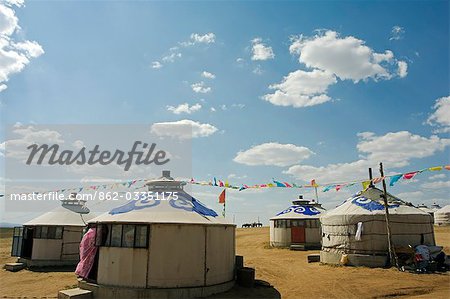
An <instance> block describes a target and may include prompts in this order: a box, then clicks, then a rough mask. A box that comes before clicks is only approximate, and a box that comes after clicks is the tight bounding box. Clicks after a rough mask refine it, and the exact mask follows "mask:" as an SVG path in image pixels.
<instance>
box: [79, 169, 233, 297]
mask: <svg viewBox="0 0 450 299" xmlns="http://www.w3.org/2000/svg"><path fill="white" fill-rule="evenodd" d="M184 184H185V183H184V182H181V181H177V180H175V179H173V178H172V177H171V176H170V172H169V171H163V175H162V177H160V178H158V179H155V180H151V181H148V182H147V183H146V186H147V187H148V192H145V194H144V193H143V196H142V197H141V198H139V199H137V200H131V201H130V202H128V203H126V204H124V205H122V206H119V207H117V208H114V209H112V210H110V211H109V212H107V213H105V214H103V215H100V216H98V217H96V218H94V219H92V220H91V221H90V223H91V224H94V225H95V227H96V228H95V230H96V240H95V245H96V248H97V249H98V250H96V253H95V260H96V261H97V262H96V263H94V261H93V260H90V261H88V262H90V263H91V264H92V267H91V268H90V269H89V270H88V271H86V272H85V273H83V274H82V275H80V276H82V277H85V278H89V279H92V280H93V281H95V284H88V283H86V281H81V282H80V287H81V288H84V289H90V290H92V291H93V292H94V296H95V294H96V292H97V293H98V292H100V291H101V290H104V291H105V292H106V291H107V289H105V288H103V287H102V288H99V287H98V286H99V285H102V286H111V287H114V289H115V290H116V291H117V292H127V291H130V288H132V289H133V288H135V289H136V290H142V289H145V291H143V292H147V295H150V294H153V295H155V294H156V292H159V291H158V290H160V289H161V288H164V289H165V290H166V291H167V292H168V293H170V292H178V291H180V289H183V288H188V289H189V290H190V291H189V292H191V293H190V294H195V295H196V296H206V295H208V294H213V293H216V292H220V291H225V290H227V289H229V288H231V287H232V285H233V284H234V265H235V225H234V224H231V223H228V222H227V221H226V220H225V218H224V217H222V216H219V215H218V214H217V213H216V212H215V211H214V210H212V209H209V208H208V207H206V206H205V205H203V204H202V203H201V202H200V201H199V200H197V199H196V198H194V197H192V196H191V195H189V194H188V193H186V192H185V190H184V189H183V187H184ZM163 198H164V199H163ZM94 264H95V266H94ZM120 287H124V289H121V288H120ZM124 294H125V293H124ZM124 294H122V295H124ZM158 294H159V295H158V296H167V295H168V294H167V293H164V295H162V294H161V293H158ZM134 295H135V294H134ZM134 295H133V296H134ZM155 296H156V295H155Z"/></svg>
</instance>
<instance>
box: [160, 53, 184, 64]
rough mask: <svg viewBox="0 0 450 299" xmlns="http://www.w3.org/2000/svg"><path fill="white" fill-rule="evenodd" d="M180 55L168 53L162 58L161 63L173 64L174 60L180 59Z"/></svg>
mask: <svg viewBox="0 0 450 299" xmlns="http://www.w3.org/2000/svg"><path fill="white" fill-rule="evenodd" d="M181 56H182V55H181V53H170V54H169V55H166V56H164V57H163V58H162V61H164V62H174V61H175V59H177V58H181Z"/></svg>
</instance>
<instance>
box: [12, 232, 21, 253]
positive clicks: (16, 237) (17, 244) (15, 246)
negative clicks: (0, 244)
mask: <svg viewBox="0 0 450 299" xmlns="http://www.w3.org/2000/svg"><path fill="white" fill-rule="evenodd" d="M22 242H23V227H14V232H13V241H12V248H11V256H21V255H22Z"/></svg>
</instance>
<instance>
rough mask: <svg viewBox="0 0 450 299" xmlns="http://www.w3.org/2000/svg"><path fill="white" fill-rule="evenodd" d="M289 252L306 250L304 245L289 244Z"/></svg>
mask: <svg viewBox="0 0 450 299" xmlns="http://www.w3.org/2000/svg"><path fill="white" fill-rule="evenodd" d="M290 249H291V250H302V251H303V250H306V247H305V244H291V246H290Z"/></svg>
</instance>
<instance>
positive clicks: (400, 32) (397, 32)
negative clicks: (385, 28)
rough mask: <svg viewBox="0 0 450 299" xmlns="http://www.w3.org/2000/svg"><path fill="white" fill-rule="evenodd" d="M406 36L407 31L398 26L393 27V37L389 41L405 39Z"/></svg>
mask: <svg viewBox="0 0 450 299" xmlns="http://www.w3.org/2000/svg"><path fill="white" fill-rule="evenodd" d="M404 35H405V29H404V28H403V27H400V26H398V25H397V26H394V27H392V30H391V37H390V38H389V40H399V39H403V36H404Z"/></svg>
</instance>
